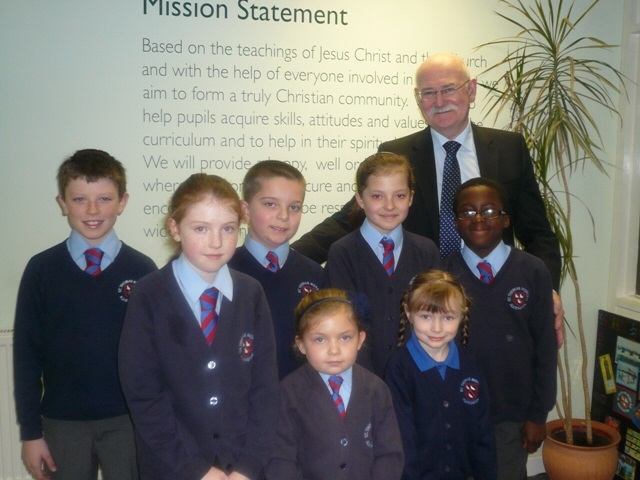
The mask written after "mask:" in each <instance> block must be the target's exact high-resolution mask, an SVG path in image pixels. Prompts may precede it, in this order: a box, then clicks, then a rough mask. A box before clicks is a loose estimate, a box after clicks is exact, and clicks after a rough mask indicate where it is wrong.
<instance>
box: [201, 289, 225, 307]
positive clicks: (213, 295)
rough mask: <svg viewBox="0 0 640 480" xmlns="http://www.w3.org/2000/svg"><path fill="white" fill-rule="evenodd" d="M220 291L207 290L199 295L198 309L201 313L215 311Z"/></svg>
mask: <svg viewBox="0 0 640 480" xmlns="http://www.w3.org/2000/svg"><path fill="white" fill-rule="evenodd" d="M219 293H220V291H219V290H218V289H217V288H216V287H210V288H207V289H206V290H205V291H204V292H202V295H200V308H201V309H202V310H203V311H205V310H206V311H209V310H215V308H216V303H217V302H218V294H219Z"/></svg>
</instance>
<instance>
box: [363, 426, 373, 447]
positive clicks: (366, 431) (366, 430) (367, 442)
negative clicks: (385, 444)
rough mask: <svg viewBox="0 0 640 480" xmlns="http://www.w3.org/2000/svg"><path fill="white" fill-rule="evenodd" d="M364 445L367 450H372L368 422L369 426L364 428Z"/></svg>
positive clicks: (371, 434) (371, 435) (371, 437)
mask: <svg viewBox="0 0 640 480" xmlns="http://www.w3.org/2000/svg"><path fill="white" fill-rule="evenodd" d="M364 444H365V445H366V446H367V447H369V448H373V433H371V422H369V424H368V425H367V426H366V427H364Z"/></svg>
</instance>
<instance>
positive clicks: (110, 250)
mask: <svg viewBox="0 0 640 480" xmlns="http://www.w3.org/2000/svg"><path fill="white" fill-rule="evenodd" d="M91 247H98V248H99V249H100V250H102V251H103V252H104V255H103V257H102V261H101V262H100V269H101V270H104V269H105V268H107V267H108V266H109V265H111V264H112V263H113V262H114V260H115V259H116V256H117V255H118V253H119V252H120V248H122V242H121V241H120V240H118V236H117V235H116V232H115V230H111V233H110V234H109V235H107V238H105V239H104V240H103V241H102V243H101V244H100V245H89V242H87V241H86V240H85V239H84V238H83V237H82V235H80V234H79V233H78V232H77V231H75V230H71V234H70V235H69V238H68V239H67V249H68V250H69V254H70V255H71V258H72V259H73V261H74V262H75V263H76V265H78V267H80V269H82V270H83V271H84V269H85V268H86V267H87V260H86V258H85V256H84V252H85V251H86V250H87V249H88V248H91Z"/></svg>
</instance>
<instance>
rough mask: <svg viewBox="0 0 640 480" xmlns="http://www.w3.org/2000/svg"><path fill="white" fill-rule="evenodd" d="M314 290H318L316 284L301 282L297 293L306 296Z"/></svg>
mask: <svg viewBox="0 0 640 480" xmlns="http://www.w3.org/2000/svg"><path fill="white" fill-rule="evenodd" d="M316 290H318V286H317V285H316V284H315V283H312V282H302V283H301V284H300V285H298V293H299V294H300V295H302V296H303V297H306V296H307V295H309V294H310V293H311V292H315V291H316Z"/></svg>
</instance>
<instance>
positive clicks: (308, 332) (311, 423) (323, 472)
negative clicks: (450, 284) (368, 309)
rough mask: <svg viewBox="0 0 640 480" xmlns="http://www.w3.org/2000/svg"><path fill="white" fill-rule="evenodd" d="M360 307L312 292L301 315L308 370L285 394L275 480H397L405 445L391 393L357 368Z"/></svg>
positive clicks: (298, 373) (271, 476) (272, 466)
mask: <svg viewBox="0 0 640 480" xmlns="http://www.w3.org/2000/svg"><path fill="white" fill-rule="evenodd" d="M357 305H358V302H357V301H356V300H355V299H352V298H350V297H349V296H347V294H346V293H345V292H344V291H342V290H338V289H323V290H317V291H315V292H311V293H309V294H308V295H307V296H305V297H304V298H303V299H302V301H301V302H300V303H299V305H298V307H297V308H296V311H295V326H296V338H295V345H296V347H297V349H298V350H299V351H300V352H301V353H302V354H303V355H304V356H305V357H306V359H307V362H306V364H304V365H302V366H301V367H300V368H298V369H297V370H295V371H294V372H293V373H291V374H290V375H288V376H287V377H285V378H284V379H283V380H282V382H281V387H280V417H279V420H278V434H277V439H276V444H275V448H274V451H273V454H272V458H271V461H270V462H269V465H268V467H267V479H268V480H303V479H304V480H341V479H343V480H398V479H399V478H400V474H401V473H402V466H403V455H402V442H401V440H400V432H399V431H398V424H397V422H396V417H395V414H394V412H393V406H392V402H391V396H390V394H389V389H388V388H387V386H386V385H385V384H384V382H383V381H382V380H381V379H379V378H378V377H376V376H375V375H373V374H372V373H371V372H369V371H368V370H366V369H364V368H363V367H361V366H359V365H355V361H356V356H357V353H358V350H359V349H360V347H361V346H362V342H364V339H365V333H364V331H363V330H362V326H361V325H360V320H359V318H358V316H357V314H356V311H358V310H359V308H358V307H357Z"/></svg>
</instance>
